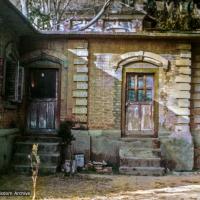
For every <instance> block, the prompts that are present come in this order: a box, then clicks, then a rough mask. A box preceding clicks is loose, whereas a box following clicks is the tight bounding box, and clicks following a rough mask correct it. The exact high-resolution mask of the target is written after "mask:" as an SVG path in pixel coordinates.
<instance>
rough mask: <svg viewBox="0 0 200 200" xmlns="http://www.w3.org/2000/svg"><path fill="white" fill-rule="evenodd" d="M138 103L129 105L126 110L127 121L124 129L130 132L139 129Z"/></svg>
mask: <svg viewBox="0 0 200 200" xmlns="http://www.w3.org/2000/svg"><path fill="white" fill-rule="evenodd" d="M139 110H140V108H139V105H129V106H128V108H127V112H126V118H127V121H126V122H127V123H126V129H127V130H128V131H129V132H130V131H134V130H137V131H139V130H140V121H139V120H138V119H139V116H140V113H139Z"/></svg>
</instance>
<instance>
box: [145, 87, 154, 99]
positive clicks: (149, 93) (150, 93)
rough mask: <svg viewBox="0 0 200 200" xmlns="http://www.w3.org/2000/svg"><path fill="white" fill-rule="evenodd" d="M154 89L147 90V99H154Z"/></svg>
mask: <svg viewBox="0 0 200 200" xmlns="http://www.w3.org/2000/svg"><path fill="white" fill-rule="evenodd" d="M152 97H153V95H152V90H147V92H146V101H152Z"/></svg>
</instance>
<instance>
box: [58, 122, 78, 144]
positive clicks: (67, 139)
mask: <svg viewBox="0 0 200 200" xmlns="http://www.w3.org/2000/svg"><path fill="white" fill-rule="evenodd" d="M72 127H73V122H72V121H63V122H61V123H60V127H59V130H58V135H59V136H60V137H61V138H62V140H63V142H64V143H65V144H66V145H71V142H72V141H73V140H75V137H74V136H73V134H72V132H71V129H72Z"/></svg>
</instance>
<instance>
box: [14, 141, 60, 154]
mask: <svg viewBox="0 0 200 200" xmlns="http://www.w3.org/2000/svg"><path fill="white" fill-rule="evenodd" d="M33 144H38V153H57V152H60V143H59V142H37V143H34V142H32V141H24V142H23V141H18V142H16V143H15V152H16V153H27V154H30V153H31V151H32V146H33Z"/></svg>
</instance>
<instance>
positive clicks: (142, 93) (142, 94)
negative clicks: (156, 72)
mask: <svg viewBox="0 0 200 200" xmlns="http://www.w3.org/2000/svg"><path fill="white" fill-rule="evenodd" d="M138 101H144V90H138Z"/></svg>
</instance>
